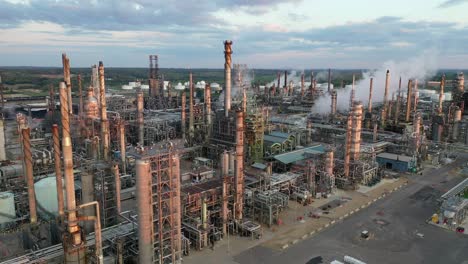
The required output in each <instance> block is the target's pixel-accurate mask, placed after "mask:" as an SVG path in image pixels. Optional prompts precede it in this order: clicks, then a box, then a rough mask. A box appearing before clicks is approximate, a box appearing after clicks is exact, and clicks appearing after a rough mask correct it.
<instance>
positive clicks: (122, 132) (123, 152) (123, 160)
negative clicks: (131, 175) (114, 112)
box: [119, 119, 127, 174]
mask: <svg viewBox="0 0 468 264" xmlns="http://www.w3.org/2000/svg"><path fill="white" fill-rule="evenodd" d="M119 129H120V133H119V136H120V162H121V164H122V171H123V173H124V174H127V147H126V144H125V121H123V120H122V119H120V121H119Z"/></svg>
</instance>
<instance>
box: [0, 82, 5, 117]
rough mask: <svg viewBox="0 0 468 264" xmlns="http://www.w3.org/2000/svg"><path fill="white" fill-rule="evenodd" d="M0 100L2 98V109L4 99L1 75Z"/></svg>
mask: <svg viewBox="0 0 468 264" xmlns="http://www.w3.org/2000/svg"><path fill="white" fill-rule="evenodd" d="M0 100H2V109H3V108H4V107H5V99H4V98H3V83H2V76H0Z"/></svg>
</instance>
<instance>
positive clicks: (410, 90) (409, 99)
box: [405, 80, 440, 123]
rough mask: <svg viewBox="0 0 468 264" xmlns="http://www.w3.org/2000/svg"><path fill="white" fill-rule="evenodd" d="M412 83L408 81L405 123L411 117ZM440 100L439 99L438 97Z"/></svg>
mask: <svg viewBox="0 0 468 264" xmlns="http://www.w3.org/2000/svg"><path fill="white" fill-rule="evenodd" d="M412 87H413V81H412V80H408V92H407V93H406V117H405V122H407V123H408V122H409V120H410V116H411V93H412ZM439 98H440V97H439Z"/></svg>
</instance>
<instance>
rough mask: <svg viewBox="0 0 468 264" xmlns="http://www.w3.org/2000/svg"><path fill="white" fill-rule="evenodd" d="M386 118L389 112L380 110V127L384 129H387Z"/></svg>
mask: <svg viewBox="0 0 468 264" xmlns="http://www.w3.org/2000/svg"><path fill="white" fill-rule="evenodd" d="M386 116H387V112H385V108H382V109H381V110H380V127H381V128H382V129H385V124H386V122H387V120H386Z"/></svg>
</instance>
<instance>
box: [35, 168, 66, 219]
mask: <svg viewBox="0 0 468 264" xmlns="http://www.w3.org/2000/svg"><path fill="white" fill-rule="evenodd" d="M34 188H35V190H36V200H37V203H38V204H39V206H38V208H37V210H38V213H39V214H40V215H41V217H43V218H46V219H47V218H51V217H52V215H53V216H57V215H58V204H57V181H56V180H55V177H47V178H44V179H42V180H40V181H37V182H36V183H35V184H34ZM62 191H63V187H62ZM63 195H64V197H65V196H66V193H65V192H64V194H63Z"/></svg>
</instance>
